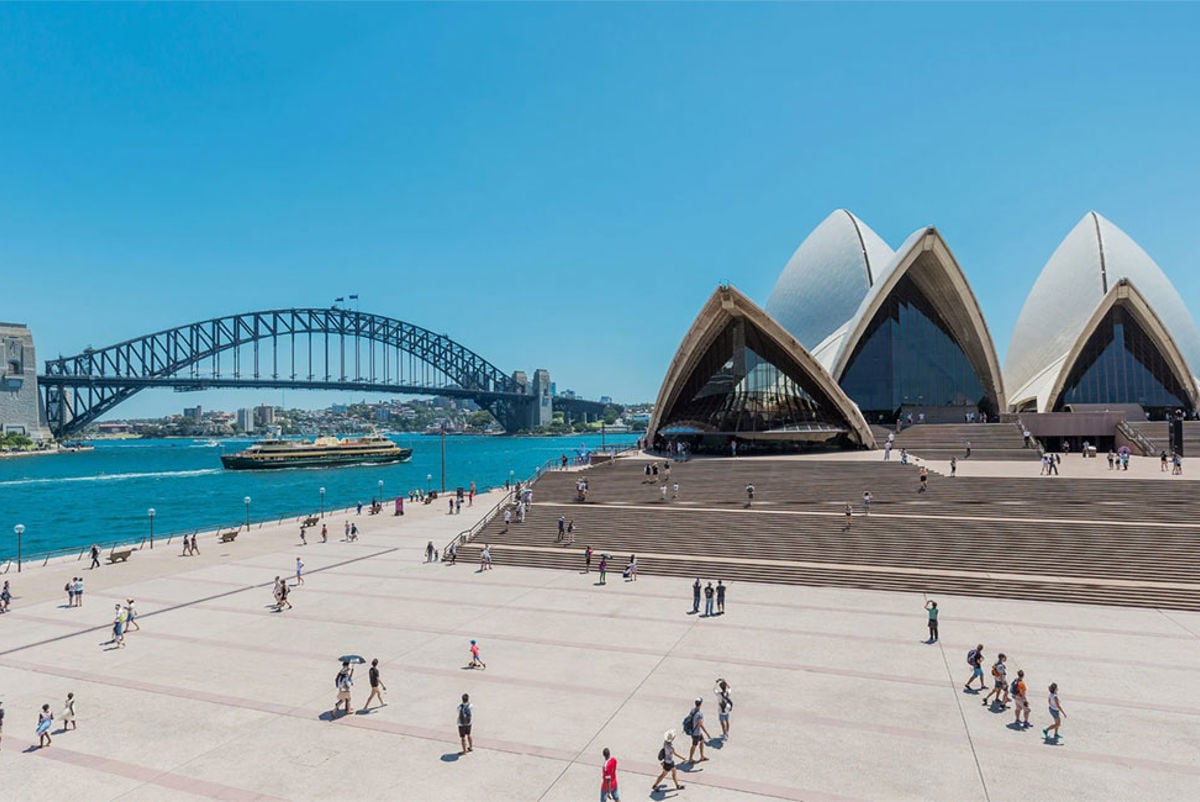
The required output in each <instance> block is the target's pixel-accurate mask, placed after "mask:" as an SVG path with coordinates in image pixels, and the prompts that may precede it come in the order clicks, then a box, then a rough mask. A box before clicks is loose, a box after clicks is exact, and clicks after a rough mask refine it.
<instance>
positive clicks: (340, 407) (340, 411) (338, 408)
mask: <svg viewBox="0 0 1200 802" xmlns="http://www.w3.org/2000/svg"><path fill="white" fill-rule="evenodd" d="M348 409H349V408H348V407H347V406H346V405H345V404H333V405H332V406H330V407H329V412H330V414H332V415H345V414H346V412H347V410H348Z"/></svg>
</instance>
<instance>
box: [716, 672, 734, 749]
mask: <svg viewBox="0 0 1200 802" xmlns="http://www.w3.org/2000/svg"><path fill="white" fill-rule="evenodd" d="M730 690H732V689H731V688H730V687H729V683H728V682H726V681H725V680H723V679H721V678H720V677H718V678H717V687H716V690H715V691H714V693H716V695H717V720H718V721H719V722H721V740H722V741H728V740H729V714H730V713H732V712H733V698H732V697H731V696H730V695H729V692H730Z"/></svg>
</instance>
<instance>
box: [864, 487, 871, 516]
mask: <svg viewBox="0 0 1200 802" xmlns="http://www.w3.org/2000/svg"><path fill="white" fill-rule="evenodd" d="M870 516H871V491H870V490H864V491H863V517H864V518H869V517H870Z"/></svg>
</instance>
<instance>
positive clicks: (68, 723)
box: [62, 693, 77, 732]
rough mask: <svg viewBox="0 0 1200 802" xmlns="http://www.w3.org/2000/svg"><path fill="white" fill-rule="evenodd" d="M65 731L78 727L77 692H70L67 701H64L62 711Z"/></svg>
mask: <svg viewBox="0 0 1200 802" xmlns="http://www.w3.org/2000/svg"><path fill="white" fill-rule="evenodd" d="M62 723H63V732H66V731H67V730H74V729H77V725H76V724H75V694H74V693H68V694H67V701H66V702H64V703H63V712H62Z"/></svg>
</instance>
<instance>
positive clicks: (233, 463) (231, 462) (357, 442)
mask: <svg viewBox="0 0 1200 802" xmlns="http://www.w3.org/2000/svg"><path fill="white" fill-rule="evenodd" d="M411 457H412V449H411V448H401V447H400V446H398V445H396V444H395V443H393V442H392V441H391V440H389V439H387V438H386V437H380V436H379V435H366V436H364V437H347V438H344V439H339V438H337V437H318V438H317V439H315V440H260V441H258V442H257V443H255V444H254V445H252V446H250V447H249V448H247V449H245V450H244V451H239V452H237V453H236V454H222V455H221V464H222V465H224V466H225V468H226V469H228V470H231V471H245V470H250V471H255V470H267V469H271V468H329V467H336V466H338V465H364V464H367V463H383V462H407V461H408V460H409V459H410V458H411Z"/></svg>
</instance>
